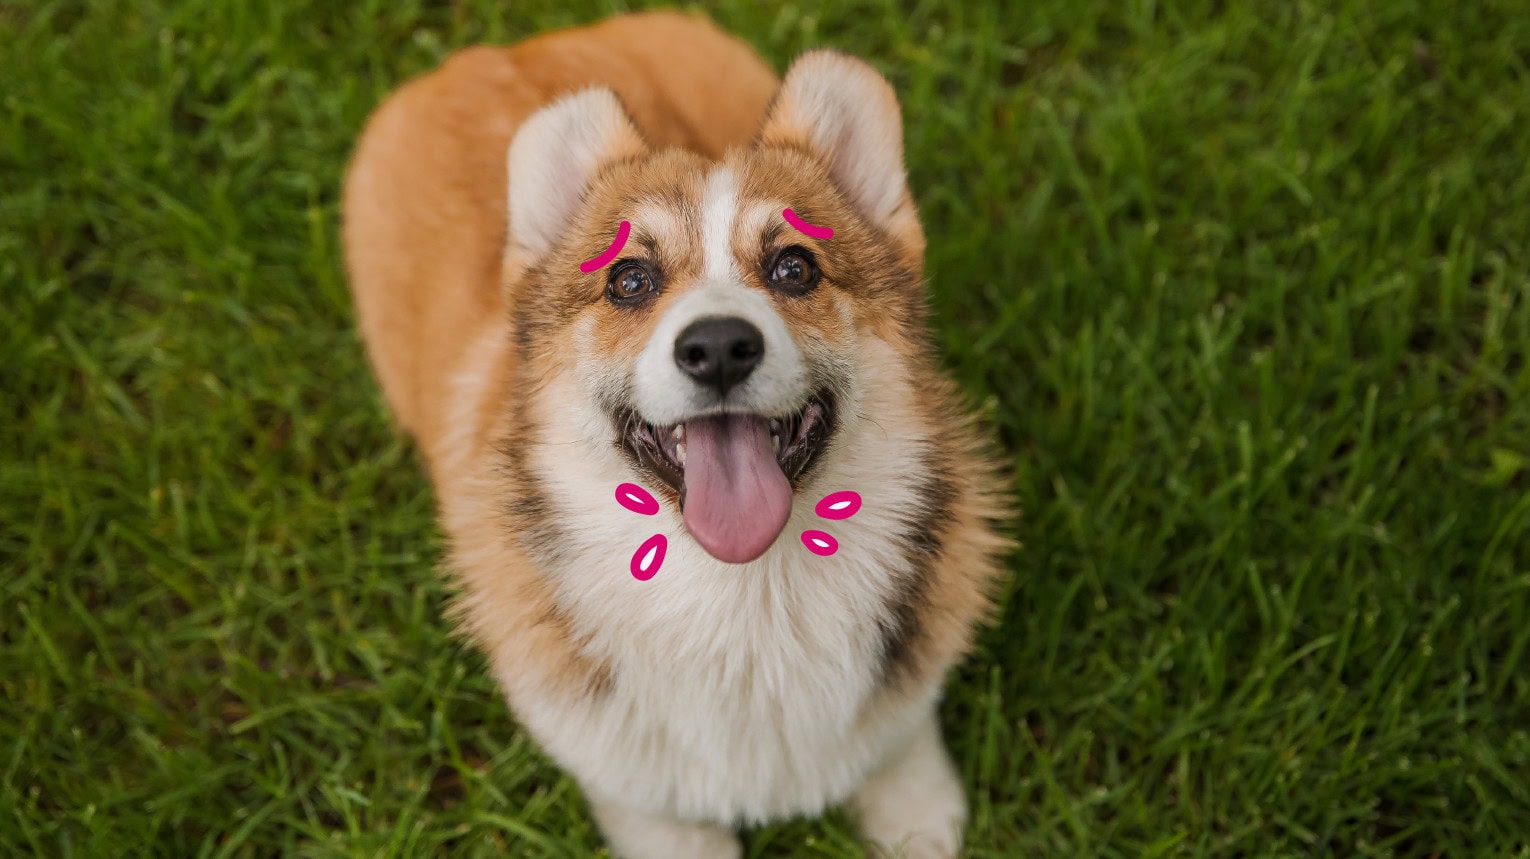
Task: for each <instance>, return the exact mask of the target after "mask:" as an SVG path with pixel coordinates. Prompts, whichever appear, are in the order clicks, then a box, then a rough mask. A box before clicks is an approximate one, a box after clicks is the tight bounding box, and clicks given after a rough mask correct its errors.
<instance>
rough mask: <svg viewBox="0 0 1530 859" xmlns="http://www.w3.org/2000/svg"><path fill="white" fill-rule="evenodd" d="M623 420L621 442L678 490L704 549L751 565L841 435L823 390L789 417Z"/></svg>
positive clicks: (634, 417) (684, 511)
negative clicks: (796, 491) (660, 422)
mask: <svg viewBox="0 0 1530 859" xmlns="http://www.w3.org/2000/svg"><path fill="white" fill-rule="evenodd" d="M619 426H620V427H621V439H620V441H621V444H622V446H623V447H624V448H625V449H626V450H627V451H628V452H629V453H630V454H631V455H632V457H633V458H634V459H635V460H637V462H638V463H639V464H640V465H641V466H642V467H643V468H645V469H647V470H648V471H649V472H651V473H652V474H653V475H654V476H655V477H657V478H658V479H659V480H661V481H663V482H664V483H665V484H666V485H667V486H669V488H670V489H672V490H673V491H674V492H675V494H676V496H677V497H678V498H679V501H680V510H681V513H682V514H683V516H684V518H685V524H686V529H687V530H688V531H690V532H691V535H692V536H694V537H695V538H696V540H697V542H699V543H700V544H701V545H702V548H704V549H706V550H707V551H708V552H709V553H710V554H711V555H712V556H713V557H716V558H718V559H719V560H722V561H727V562H729V563H744V562H747V561H751V560H754V559H755V558H757V557H759V556H760V555H761V554H764V552H765V550H766V549H768V548H770V544H771V543H772V542H774V541H775V538H776V536H777V535H778V534H779V533H780V532H781V529H782V528H783V527H785V525H786V518H787V516H788V515H789V514H790V512H791V496H792V489H793V487H794V486H795V485H797V484H798V483H799V482H800V481H801V479H802V478H803V476H804V475H806V474H807V473H808V472H809V469H811V467H812V466H813V464H814V463H815V462H817V460H818V459H819V457H821V456H822V455H823V453H824V449H825V448H826V446H827V445H828V442H829V439H830V438H831V437H832V436H833V434H834V427H835V410H834V399H833V397H832V395H830V394H829V393H828V392H827V391H821V392H819V393H817V394H814V395H813V396H812V397H810V398H809V399H808V401H807V403H806V404H804V405H803V407H802V408H801V409H799V410H798V411H797V412H796V413H794V414H791V415H787V416H785V417H769V416H765V415H750V414H724V415H708V416H705V417H697V418H691V419H689V420H686V421H682V422H680V423H678V424H673V425H671V426H662V427H660V426H654V425H653V424H650V423H647V422H646V421H644V420H643V419H642V418H640V417H639V416H638V415H637V413H636V412H631V411H628V412H627V413H626V414H624V415H622V417H621V419H620V421H619Z"/></svg>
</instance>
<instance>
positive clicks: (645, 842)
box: [590, 796, 744, 859]
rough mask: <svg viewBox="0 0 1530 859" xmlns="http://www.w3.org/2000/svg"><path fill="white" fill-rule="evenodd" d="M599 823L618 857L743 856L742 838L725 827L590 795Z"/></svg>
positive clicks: (696, 858)
mask: <svg viewBox="0 0 1530 859" xmlns="http://www.w3.org/2000/svg"><path fill="white" fill-rule="evenodd" d="M590 809H591V810H592V811H593V812H594V814H595V822H596V823H597V824H599V825H600V831H601V832H602V833H603V834H604V835H605V836H606V842H607V843H608V844H609V845H610V847H611V853H612V855H614V856H616V857H617V859H739V857H741V856H743V855H744V849H743V847H742V845H740V844H739V840H738V837H737V836H736V835H734V834H733V833H732V832H731V831H729V830H727V829H724V828H723V827H721V826H713V825H707V824H698V823H684V822H682V821H679V820H674V819H672V818H669V817H663V816H661V815H655V814H645V813H643V812H639V811H633V810H632V809H630V808H627V807H626V806H623V805H621V804H619V803H614V802H608V801H604V800H601V799H597V798H595V797H593V796H592V797H590Z"/></svg>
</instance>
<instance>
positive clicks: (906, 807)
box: [851, 717, 967, 859]
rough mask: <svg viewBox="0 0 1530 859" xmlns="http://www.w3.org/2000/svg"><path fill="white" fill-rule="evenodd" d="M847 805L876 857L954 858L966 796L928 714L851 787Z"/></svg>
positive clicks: (959, 848)
mask: <svg viewBox="0 0 1530 859" xmlns="http://www.w3.org/2000/svg"><path fill="white" fill-rule="evenodd" d="M851 810H852V811H853V812H854V813H855V815H856V817H857V819H858V820H859V822H860V827H861V833H862V835H863V836H864V837H865V838H866V840H867V841H868V842H870V845H869V846H870V847H871V849H872V855H874V856H877V857H879V859H880V857H886V859H956V857H957V856H958V855H959V854H960V852H961V847H962V829H963V828H964V827H965V825H966V822H967V800H966V797H965V796H964V795H963V794H962V786H961V782H960V781H959V780H958V779H957V776H956V767H955V766H953V765H952V763H951V758H950V756H948V755H947V754H946V749H945V746H944V745H942V744H941V740H940V729H939V727H938V726H937V725H936V723H935V720H934V718H933V717H932V718H931V719H930V720H929V722H928V724H927V725H924V726H922V727H921V728H920V729H919V731H918V732H917V733H916V734H915V736H914V738H913V740H912V742H911V743H910V744H909V745H908V746H907V747H906V749H905V750H904V751H903V752H902V754H901V756H899V757H898V758H897V759H896V760H894V761H893V762H892V763H891V764H890V765H889V766H887V767H885V768H884V769H882V770H881V771H880V772H878V773H877V774H876V775H874V776H872V777H871V778H870V779H869V780H867V782H866V783H865V784H864V785H862V786H861V788H860V790H858V791H856V794H855V797H854V799H853V800H852V802H851Z"/></svg>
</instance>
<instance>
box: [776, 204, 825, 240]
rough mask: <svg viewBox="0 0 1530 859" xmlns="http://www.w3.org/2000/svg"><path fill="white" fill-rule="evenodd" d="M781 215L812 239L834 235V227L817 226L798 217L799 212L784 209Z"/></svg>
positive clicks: (798, 230)
mask: <svg viewBox="0 0 1530 859" xmlns="http://www.w3.org/2000/svg"><path fill="white" fill-rule="evenodd" d="M781 217H783V218H785V219H786V222H787V223H788V224H791V225H792V227H793V228H794V229H795V230H796V231H797V232H799V233H801V234H803V235H804V236H807V237H808V238H810V239H827V238H829V237H830V236H832V235H834V228H833V227H815V226H813V225H812V224H810V223H808V222H807V221H804V220H802V219H801V218H799V217H797V213H796V212H793V211H792V210H791V209H785V210H783V211H782V212H781Z"/></svg>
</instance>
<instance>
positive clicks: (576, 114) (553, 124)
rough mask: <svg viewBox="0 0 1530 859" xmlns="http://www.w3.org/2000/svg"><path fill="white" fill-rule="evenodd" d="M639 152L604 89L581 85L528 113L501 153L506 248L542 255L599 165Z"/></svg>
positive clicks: (638, 141) (641, 147)
mask: <svg viewBox="0 0 1530 859" xmlns="http://www.w3.org/2000/svg"><path fill="white" fill-rule="evenodd" d="M646 149H647V144H646V143H644V142H643V138H642V135H641V134H639V133H638V130H637V128H636V126H634V125H633V124H632V120H631V119H629V118H628V117H627V113H626V111H625V110H623V109H622V105H621V102H619V101H617V99H616V94H615V93H613V92H612V91H611V90H609V89H605V88H592V89H586V90H582V91H580V92H576V93H574V94H572V95H567V96H564V97H563V98H560V99H558V100H557V101H554V102H553V103H551V104H549V105H547V106H546V107H543V108H542V109H540V110H538V111H537V112H536V113H533V114H532V115H531V116H530V117H529V118H528V119H527V120H526V122H525V123H524V124H523V125H522V126H521V128H520V130H519V131H517V132H516V134H515V137H514V139H512V140H511V141H510V151H509V153H508V155H507V161H508V169H507V171H506V172H507V173H508V174H509V180H510V191H509V201H508V202H509V213H508V214H509V222H510V224H509V227H510V230H509V232H510V246H511V248H512V249H513V250H517V251H520V252H521V253H523V254H525V255H526V256H527V257H528V258H529V259H538V258H540V257H542V256H543V255H544V254H546V253H547V252H548V251H549V250H551V249H552V248H553V247H554V246H555V245H556V244H557V243H558V240H559V239H561V238H562V237H563V234H564V233H565V232H566V231H567V229H568V225H569V222H570V221H572V220H573V218H574V214H575V213H576V212H577V211H578V210H579V206H580V204H581V203H582V202H583V200H584V196H585V192H586V191H587V190H588V189H589V186H590V181H591V180H592V179H593V178H594V177H595V174H596V173H597V172H598V171H599V169H600V167H601V165H603V164H605V163H607V162H610V161H613V160H616V159H620V158H627V157H633V156H637V155H641V154H642V153H643V152H644V151H645V150H646Z"/></svg>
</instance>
